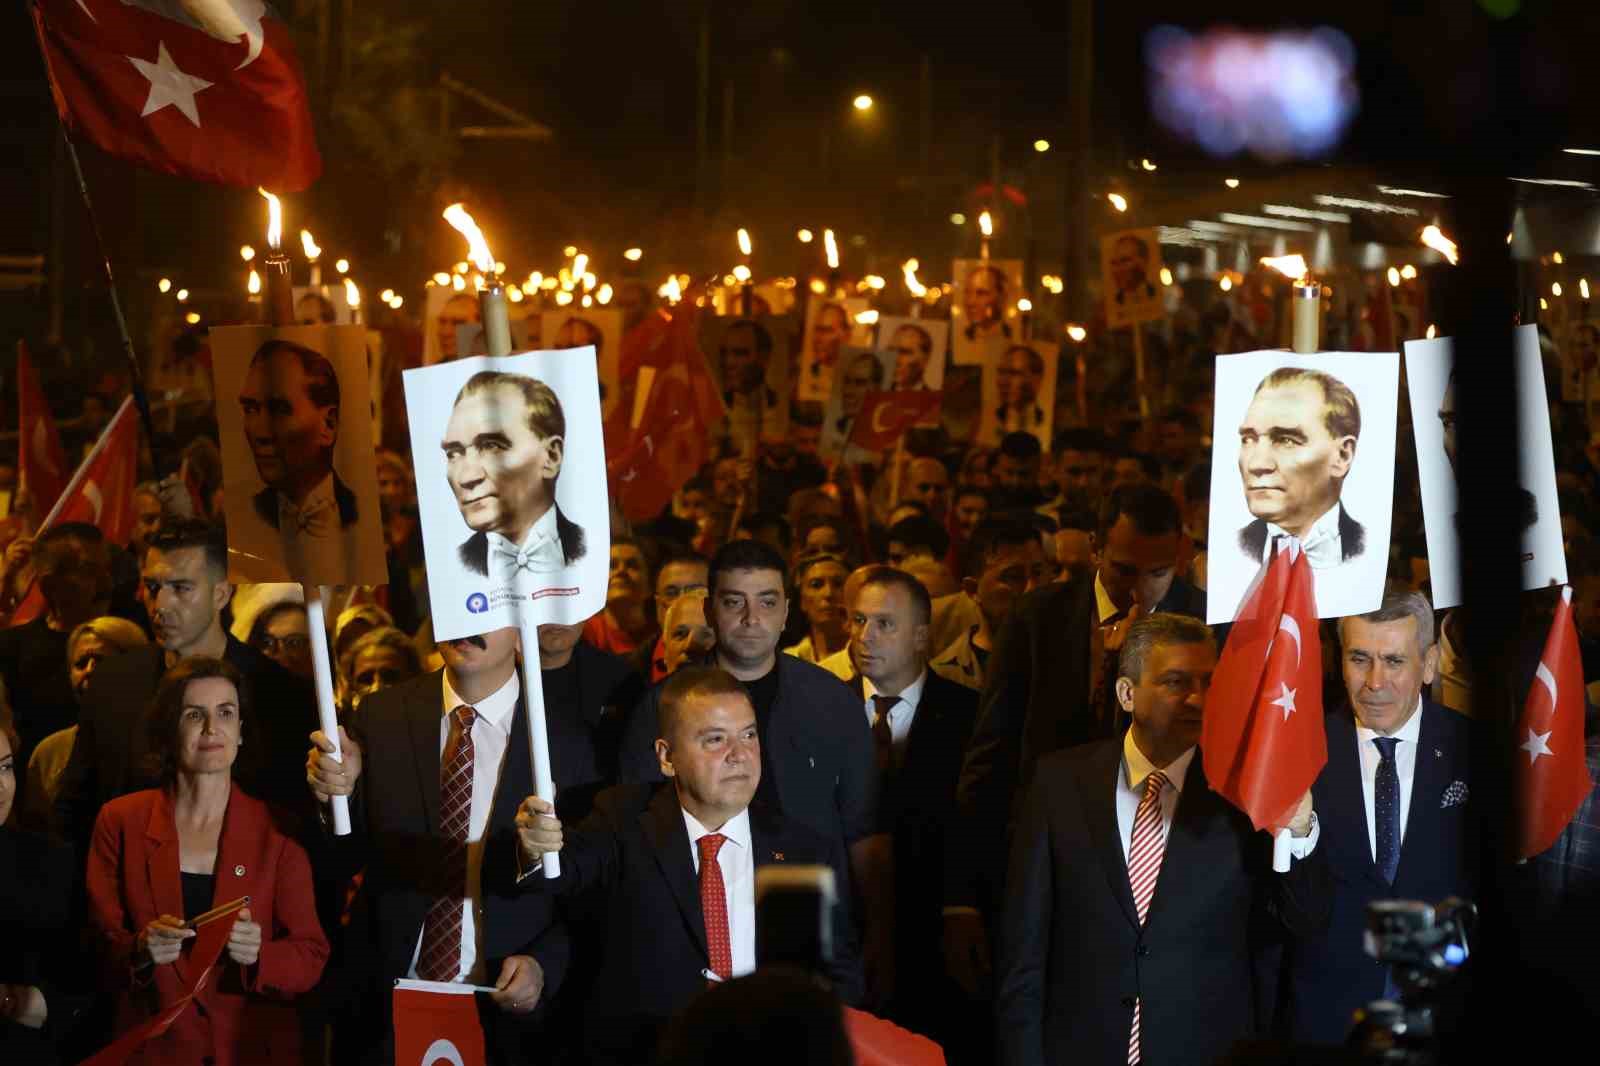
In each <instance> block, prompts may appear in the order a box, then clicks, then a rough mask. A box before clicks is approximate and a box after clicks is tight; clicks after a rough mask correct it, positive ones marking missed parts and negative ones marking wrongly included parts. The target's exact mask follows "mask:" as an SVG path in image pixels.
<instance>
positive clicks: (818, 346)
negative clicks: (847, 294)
mask: <svg viewBox="0 0 1600 1066" xmlns="http://www.w3.org/2000/svg"><path fill="white" fill-rule="evenodd" d="M849 335H850V316H849V315H847V314H846V313H845V310H844V308H842V307H840V306H839V305H838V304H823V305H822V307H821V308H819V309H818V311H817V318H816V321H815V322H813V323H811V356H812V358H813V359H815V360H816V361H817V362H819V363H833V362H835V361H836V360H837V359H838V358H839V347H840V346H841V345H843V344H844V339H845V337H847V336H849Z"/></svg>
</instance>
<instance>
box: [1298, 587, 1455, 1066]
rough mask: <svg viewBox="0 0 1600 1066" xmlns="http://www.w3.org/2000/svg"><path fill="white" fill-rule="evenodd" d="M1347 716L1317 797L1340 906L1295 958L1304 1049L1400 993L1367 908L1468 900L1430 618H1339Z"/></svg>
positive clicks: (1393, 603) (1418, 610)
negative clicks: (1365, 943)
mask: <svg viewBox="0 0 1600 1066" xmlns="http://www.w3.org/2000/svg"><path fill="white" fill-rule="evenodd" d="M1339 641H1340V645H1341V651H1340V658H1341V661H1342V663H1343V669H1344V683H1345V690H1346V692H1347V693H1348V695H1349V702H1350V706H1349V707H1347V708H1340V709H1338V710H1335V711H1333V712H1331V713H1329V714H1328V715H1327V719H1326V724H1327V733H1328V764H1327V766H1326V767H1324V768H1323V771H1322V773H1321V775H1320V776H1319V777H1318V778H1317V782H1316V784H1315V786H1313V788H1312V790H1311V793H1312V797H1313V803H1314V805H1315V807H1316V810H1317V816H1318V818H1319V819H1320V821H1321V841H1320V843H1319V845H1318V847H1317V849H1316V851H1314V852H1313V853H1312V855H1311V857H1310V858H1309V859H1308V860H1307V865H1308V866H1326V868H1327V871H1328V873H1329V875H1331V878H1332V883H1333V902H1332V911H1331V916H1330V919H1329V924H1328V927H1327V929H1326V931H1324V932H1321V933H1317V934H1314V935H1311V936H1307V937H1302V938H1301V939H1300V940H1298V941H1297V942H1296V943H1295V944H1294V946H1293V950H1292V961H1291V966H1292V975H1293V991H1292V1002H1291V1010H1292V1023H1293V1035H1294V1037H1295V1039H1296V1040H1301V1041H1314V1042H1318V1043H1337V1042H1340V1041H1342V1040H1343V1039H1344V1036H1345V1034H1346V1032H1347V1031H1348V1030H1349V1028H1350V1021H1351V1014H1352V1013H1353V1012H1354V1011H1355V1010H1356V1008H1358V1007H1361V1006H1364V1005H1366V1004H1367V1003H1368V1002H1370V1001H1372V1000H1374V999H1379V998H1382V997H1383V996H1384V995H1385V993H1386V992H1388V994H1390V995H1391V996H1392V995H1393V989H1392V988H1391V987H1389V985H1388V970H1387V968H1386V967H1384V966H1382V965H1380V964H1379V963H1378V962H1377V961H1376V960H1375V959H1373V958H1372V957H1371V956H1369V955H1367V954H1366V953H1365V952H1364V951H1363V950H1362V934H1363V931H1364V930H1365V929H1366V910H1367V904H1369V903H1371V902H1372V901H1374V900H1380V899H1412V900H1422V901H1424V902H1428V903H1437V902H1438V901H1440V900H1442V899H1444V898H1446V897H1447V896H1462V897H1464V898H1467V899H1471V898H1472V896H1473V890H1474V885H1475V878H1474V876H1473V871H1474V868H1475V863H1474V859H1473V854H1472V850H1471V841H1472V840H1473V838H1474V834H1473V832H1472V830H1471V825H1470V823H1469V821H1468V819H1469V818H1470V817H1471V811H1472V807H1471V804H1470V791H1469V787H1470V784H1471V774H1470V772H1469V768H1468V755H1469V752H1468V748H1469V746H1470V744H1469V740H1470V737H1469V731H1468V730H1469V726H1468V720H1467V719H1466V718H1464V717H1462V716H1461V715H1459V714H1457V713H1456V712H1454V711H1452V710H1450V709H1448V708H1446V707H1443V706H1440V705H1439V704H1436V703H1434V702H1433V701H1432V700H1429V699H1426V698H1425V697H1424V696H1423V695H1422V693H1423V692H1424V686H1425V685H1428V684H1430V683H1431V682H1432V681H1433V678H1434V674H1435V672H1436V671H1437V669H1438V663H1439V649H1438V646H1437V645H1436V644H1435V643H1434V629H1433V608H1432V607H1431V606H1430V605H1429V603H1428V600H1427V598H1426V597H1424V596H1423V595H1422V594H1421V593H1417V592H1401V591H1392V592H1389V593H1386V594H1385V595H1384V598H1383V604H1382V605H1381V606H1380V607H1379V608H1378V610H1376V611H1373V612H1372V613H1370V614H1365V615H1358V616H1355V617H1350V618H1342V619H1340V620H1339Z"/></svg>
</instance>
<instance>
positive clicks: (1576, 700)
mask: <svg viewBox="0 0 1600 1066" xmlns="http://www.w3.org/2000/svg"><path fill="white" fill-rule="evenodd" d="M1583 715H1584V692H1583V657H1582V655H1581V654H1580V652H1579V651H1578V631H1577V629H1576V628H1575V627H1574V626H1573V624H1572V589H1571V588H1570V587H1568V588H1564V589H1562V590H1561V602H1560V603H1559V604H1558V605H1557V606H1556V616H1555V618H1554V619H1552V620H1551V622H1550V635H1549V636H1547V637H1546V638H1545V641H1544V654H1543V655H1541V656H1540V657H1539V669H1538V670H1537V671H1535V673H1534V675H1533V687H1532V688H1530V689H1529V690H1528V702H1527V703H1525V704H1524V705H1523V707H1522V717H1521V719H1519V720H1518V722H1517V746H1518V747H1519V748H1520V749H1521V750H1522V752H1523V753H1525V754H1526V755H1527V758H1526V759H1524V758H1523V757H1522V756H1521V755H1519V756H1517V793H1518V796H1519V799H1520V803H1519V805H1518V806H1519V810H1520V813H1521V826H1520V829H1521V833H1520V835H1519V839H1518V846H1517V855H1518V857H1519V858H1523V859H1529V858H1532V857H1533V856H1535V855H1537V854H1539V853H1540V852H1542V851H1544V850H1546V849H1547V848H1549V847H1550V846H1551V845H1552V844H1554V843H1555V842H1556V838H1557V837H1559V836H1560V835H1561V832H1562V830H1564V829H1566V827H1567V823H1568V822H1570V821H1572V816H1573V815H1575V814H1577V813H1578V808H1579V807H1580V806H1582V804H1583V801H1584V799H1585V798H1586V797H1587V796H1588V795H1589V789H1590V787H1591V783H1590V781H1589V768H1588V766H1587V765H1585V763H1584V750H1583V748H1584V739H1583Z"/></svg>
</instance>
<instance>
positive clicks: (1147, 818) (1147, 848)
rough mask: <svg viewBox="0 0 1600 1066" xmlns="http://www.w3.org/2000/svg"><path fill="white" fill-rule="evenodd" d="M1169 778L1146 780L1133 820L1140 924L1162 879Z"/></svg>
mask: <svg viewBox="0 0 1600 1066" xmlns="http://www.w3.org/2000/svg"><path fill="white" fill-rule="evenodd" d="M1166 787H1167V775H1166V774H1164V773H1162V772H1161V771H1160V770H1157V771H1155V772H1154V773H1152V774H1151V775H1150V776H1149V777H1147V778H1145V779H1144V796H1143V797H1141V798H1140V800H1139V810H1138V811H1137V812H1135V814H1134V816H1133V837H1132V839H1131V840H1130V841H1129V842H1128V886H1129V887H1130V888H1132V889H1133V906H1134V909H1135V910H1136V911H1138V913H1139V924H1140V925H1141V926H1142V925H1144V924H1145V919H1146V918H1148V917H1149V916H1150V901H1151V900H1152V899H1154V898H1155V894H1156V879H1157V878H1159V877H1160V876H1161V859H1162V857H1163V856H1164V855H1165V854H1166V851H1167V833H1166V829H1165V828H1163V827H1162V824H1161V791H1162V789H1164V788H1166ZM1143 1007H1144V1003H1143V1001H1142V1000H1139V999H1136V1000H1134V1001H1133V1028H1132V1030H1131V1031H1130V1032H1129V1033H1128V1064H1129V1066H1137V1064H1138V1062H1139V1019H1140V1016H1141V1015H1142V1014H1143Z"/></svg>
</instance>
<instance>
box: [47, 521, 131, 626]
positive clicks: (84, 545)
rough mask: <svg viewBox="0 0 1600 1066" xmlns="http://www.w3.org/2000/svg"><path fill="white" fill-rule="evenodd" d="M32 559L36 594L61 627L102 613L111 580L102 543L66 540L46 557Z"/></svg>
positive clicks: (109, 566)
mask: <svg viewBox="0 0 1600 1066" xmlns="http://www.w3.org/2000/svg"><path fill="white" fill-rule="evenodd" d="M41 554H43V553H41ZM35 558H36V561H35V563H34V566H35V568H36V569H37V571H38V574H39V591H40V592H42V593H43V594H44V598H45V601H46V602H47V603H49V604H50V612H51V614H53V615H54V616H55V617H56V618H57V619H58V620H59V621H60V623H61V624H62V625H63V626H69V627H70V626H75V625H77V624H78V623H80V622H87V621H88V620H89V619H91V618H93V617H95V616H96V615H99V614H104V613H105V607H106V605H107V604H108V603H109V602H110V600H111V584H112V581H111V557H110V555H109V553H108V552H107V550H106V546H105V544H104V543H103V542H102V543H100V544H93V543H90V542H89V541H86V540H84V539H83V538H81V537H76V536H73V537H66V538H64V539H63V540H60V541H57V542H56V543H55V544H54V545H52V546H51V547H50V548H49V549H48V556H47V557H45V558H40V557H38V556H36V557H35ZM46 567H48V569H46Z"/></svg>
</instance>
